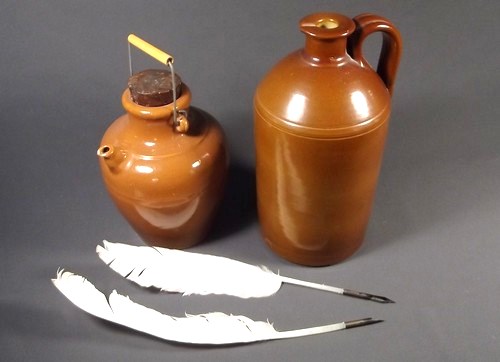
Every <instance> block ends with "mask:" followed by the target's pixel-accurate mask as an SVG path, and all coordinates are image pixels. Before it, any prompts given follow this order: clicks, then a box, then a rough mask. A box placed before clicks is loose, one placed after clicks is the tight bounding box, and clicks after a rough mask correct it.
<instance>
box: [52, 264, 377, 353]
mask: <svg viewBox="0 0 500 362" xmlns="http://www.w3.org/2000/svg"><path fill="white" fill-rule="evenodd" d="M52 282H53V283H54V285H55V286H56V288H57V289H59V291H60V292H61V293H62V294H64V296H66V298H68V299H69V300H70V301H71V302H72V303H73V304H74V305H76V306H77V307H79V308H80V309H83V310H84V311H86V312H87V313H90V314H92V315H94V316H96V317H99V318H101V319H105V320H107V321H109V322H113V323H116V324H120V325H123V326H126V327H129V328H131V329H135V330H137V331H140V332H143V333H146V334H150V335H152V336H155V337H158V338H161V339H165V340H169V341H175V342H180V343H191V344H206V345H209V344H214V345H215V344H218V345H222V344H239V343H251V342H257V341H264V340H273V339H284V338H295V337H301V336H306V335H313V334H320V333H326V332H333V331H338V330H341V329H347V328H353V327H359V326H364V325H368V324H374V323H378V322H381V321H380V320H374V319H371V318H365V319H359V320H355V321H348V322H340V323H335V324H330V325H325V326H320V327H312V328H305V329H298V330H291V331H286V332H278V331H276V330H275V329H274V327H273V326H272V325H271V324H270V323H269V322H261V321H253V320H251V319H250V318H247V317H245V316H234V315H227V314H224V313H208V314H201V315H186V317H182V318H176V317H172V316H169V315H166V314H162V313H160V312H158V311H156V310H154V309H151V308H147V307H145V306H143V305H141V304H138V303H135V302H133V301H131V300H130V299H129V298H128V297H125V296H123V295H120V294H118V293H117V292H116V291H113V292H112V293H111V294H110V295H109V297H108V298H106V296H105V295H104V294H103V293H101V292H100V291H99V290H98V289H97V288H95V287H94V285H93V284H92V283H90V282H89V281H88V280H87V279H85V278H84V277H82V276H79V275H76V274H73V273H71V272H68V271H64V270H60V271H58V272H57V277H56V278H55V279H52Z"/></svg>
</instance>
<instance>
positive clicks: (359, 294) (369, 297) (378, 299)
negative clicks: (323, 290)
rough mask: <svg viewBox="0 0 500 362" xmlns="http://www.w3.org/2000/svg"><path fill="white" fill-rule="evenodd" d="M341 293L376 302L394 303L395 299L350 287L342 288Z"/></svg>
mask: <svg viewBox="0 0 500 362" xmlns="http://www.w3.org/2000/svg"><path fill="white" fill-rule="evenodd" d="M342 294H343V295H347V296H349V297H354V298H359V299H366V300H371V301H374V302H378V303H396V302H395V301H393V300H391V299H389V298H387V297H383V296H381V295H375V294H369V293H364V292H358V291H356V290H351V289H344V291H343V293H342Z"/></svg>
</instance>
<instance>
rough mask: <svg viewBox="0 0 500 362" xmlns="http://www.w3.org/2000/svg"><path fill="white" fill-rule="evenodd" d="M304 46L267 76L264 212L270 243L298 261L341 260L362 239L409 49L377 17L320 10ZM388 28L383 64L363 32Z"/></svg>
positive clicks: (258, 112)
mask: <svg viewBox="0 0 500 362" xmlns="http://www.w3.org/2000/svg"><path fill="white" fill-rule="evenodd" d="M300 30H301V31H302V32H303V33H304V34H305V46H304V48H303V49H300V50H298V51H295V52H293V53H291V54H290V55H288V56H287V57H285V58H284V59H282V60H281V61H280V62H279V63H278V64H277V65H276V66H275V67H274V68H272V69H271V71H270V72H269V73H268V74H267V75H266V76H265V77H264V79H263V80H262V82H261V83H260V85H259V86H258V88H257V91H256V94H255V99H254V119H255V124H254V126H255V143H256V173H257V196H258V212H259V220H260V224H261V228H262V233H263V236H264V238H265V240H266V242H267V243H268V244H269V246H270V247H271V248H272V250H274V251H275V252H276V253H278V254H279V255H281V256H282V257H284V258H286V259H288V260H290V261H292V262H295V263H299V264H304V265H311V266H321V265H331V264H334V263H337V262H340V261H342V260H344V259H346V258H347V257H349V256H350V255H352V254H353V253H354V252H355V251H356V250H357V249H358V248H359V247H360V245H361V244H362V241H363V238H364V234H365V230H366V227H367V224H368V220H369V216H370V211H371V207H372V203H373V199H374V194H375V189H376V184H377V178H378V175H379V169H380V166H381V162H382V154H383V149H384V142H385V139H386V134H387V128H388V121H389V115H390V112H391V94H392V91H393V87H394V79H395V76H396V69H397V66H398V63H399V58H400V54H401V38H400V35H399V32H398V30H397V29H396V28H395V27H394V26H393V24H391V23H390V22H389V21H388V20H386V19H384V18H381V17H379V16H376V15H370V14H365V15H360V16H357V17H355V18H354V19H350V18H348V17H345V16H343V15H340V14H336V13H317V14H312V15H309V16H306V17H305V18H303V19H302V20H301V21H300ZM374 32H381V33H382V35H383V44H382V51H381V54H380V59H379V63H378V68H377V70H376V71H375V70H374V69H372V68H371V67H370V65H369V64H368V62H367V61H366V60H365V59H364V58H363V55H362V51H361V50H362V44H363V40H364V39H365V38H366V37H367V36H368V35H370V34H371V33H374Z"/></svg>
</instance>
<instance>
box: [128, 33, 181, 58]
mask: <svg viewBox="0 0 500 362" xmlns="http://www.w3.org/2000/svg"><path fill="white" fill-rule="evenodd" d="M128 42H129V43H130V44H132V45H134V46H136V47H137V48H139V49H140V50H142V51H143V52H144V53H146V54H148V55H149V56H151V57H153V58H155V59H156V60H158V61H159V62H160V63H163V64H167V63H168V62H172V63H173V62H174V57H173V56H171V55H170V54H167V53H165V52H164V51H163V50H160V49H158V48H157V47H155V46H154V45H151V44H149V43H148V42H146V41H144V40H142V39H141V38H139V37H138V36H136V35H134V34H130V35H129V36H128Z"/></svg>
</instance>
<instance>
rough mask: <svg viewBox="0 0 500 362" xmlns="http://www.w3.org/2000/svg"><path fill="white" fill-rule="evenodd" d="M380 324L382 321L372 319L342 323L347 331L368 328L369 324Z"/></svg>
mask: <svg viewBox="0 0 500 362" xmlns="http://www.w3.org/2000/svg"><path fill="white" fill-rule="evenodd" d="M380 322H383V320H382V319H373V318H364V319H356V320H353V321H347V322H344V324H345V329H349V328H356V327H363V326H368V325H370V324H375V323H380Z"/></svg>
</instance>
